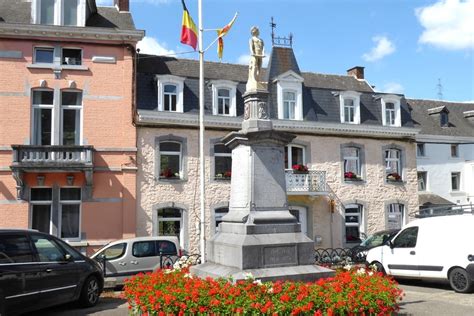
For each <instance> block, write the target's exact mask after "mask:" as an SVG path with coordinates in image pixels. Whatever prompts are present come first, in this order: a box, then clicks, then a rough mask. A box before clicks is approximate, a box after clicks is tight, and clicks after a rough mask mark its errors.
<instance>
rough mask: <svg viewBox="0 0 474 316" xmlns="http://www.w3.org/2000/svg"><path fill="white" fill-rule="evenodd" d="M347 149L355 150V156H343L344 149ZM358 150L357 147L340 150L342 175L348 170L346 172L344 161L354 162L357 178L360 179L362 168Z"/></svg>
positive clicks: (345, 147)
mask: <svg viewBox="0 0 474 316" xmlns="http://www.w3.org/2000/svg"><path fill="white" fill-rule="evenodd" d="M348 148H354V149H356V150H357V156H356V157H354V156H346V155H345V154H344V150H345V149H348ZM360 150H361V149H360V148H359V147H356V146H344V147H343V148H342V153H343V155H342V163H343V171H344V173H346V172H348V170H346V160H355V161H356V163H357V174H356V175H357V176H359V177H361V176H362V166H361V159H360Z"/></svg>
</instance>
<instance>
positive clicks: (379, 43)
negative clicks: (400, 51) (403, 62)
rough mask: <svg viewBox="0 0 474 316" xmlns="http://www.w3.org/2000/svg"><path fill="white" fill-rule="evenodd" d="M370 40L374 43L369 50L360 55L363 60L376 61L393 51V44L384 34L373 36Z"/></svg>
mask: <svg viewBox="0 0 474 316" xmlns="http://www.w3.org/2000/svg"><path fill="white" fill-rule="evenodd" d="M372 41H373V42H375V44H376V45H375V46H374V47H372V49H371V51H370V52H368V53H365V54H364V55H362V58H364V60H365V61H377V60H380V59H382V58H384V57H385V56H387V55H390V54H392V53H393V52H394V51H395V45H394V44H393V43H392V42H391V41H390V40H389V39H388V38H387V37H385V36H374V37H372Z"/></svg>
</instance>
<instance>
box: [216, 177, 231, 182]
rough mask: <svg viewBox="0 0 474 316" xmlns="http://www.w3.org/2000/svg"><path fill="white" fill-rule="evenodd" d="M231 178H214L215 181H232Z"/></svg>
mask: <svg viewBox="0 0 474 316" xmlns="http://www.w3.org/2000/svg"><path fill="white" fill-rule="evenodd" d="M230 179H231V178H230V177H214V181H230Z"/></svg>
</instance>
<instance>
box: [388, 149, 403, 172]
mask: <svg viewBox="0 0 474 316" xmlns="http://www.w3.org/2000/svg"><path fill="white" fill-rule="evenodd" d="M392 150H395V151H397V152H398V155H399V157H398V158H396V157H387V155H386V153H387V151H388V152H391V151H392ZM384 160H385V174H389V173H392V171H390V172H389V171H388V165H389V164H388V162H391V161H396V162H397V170H396V171H394V172H396V173H398V175H399V176H400V177H401V176H402V151H401V150H400V149H398V148H387V149H385V150H384Z"/></svg>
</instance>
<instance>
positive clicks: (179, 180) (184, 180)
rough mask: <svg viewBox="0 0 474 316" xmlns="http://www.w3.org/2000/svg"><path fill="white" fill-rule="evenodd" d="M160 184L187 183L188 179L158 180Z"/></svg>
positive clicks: (160, 178)
mask: <svg viewBox="0 0 474 316" xmlns="http://www.w3.org/2000/svg"><path fill="white" fill-rule="evenodd" d="M158 181H159V182H169V183H179V182H186V179H182V178H162V177H159V178H158Z"/></svg>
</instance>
